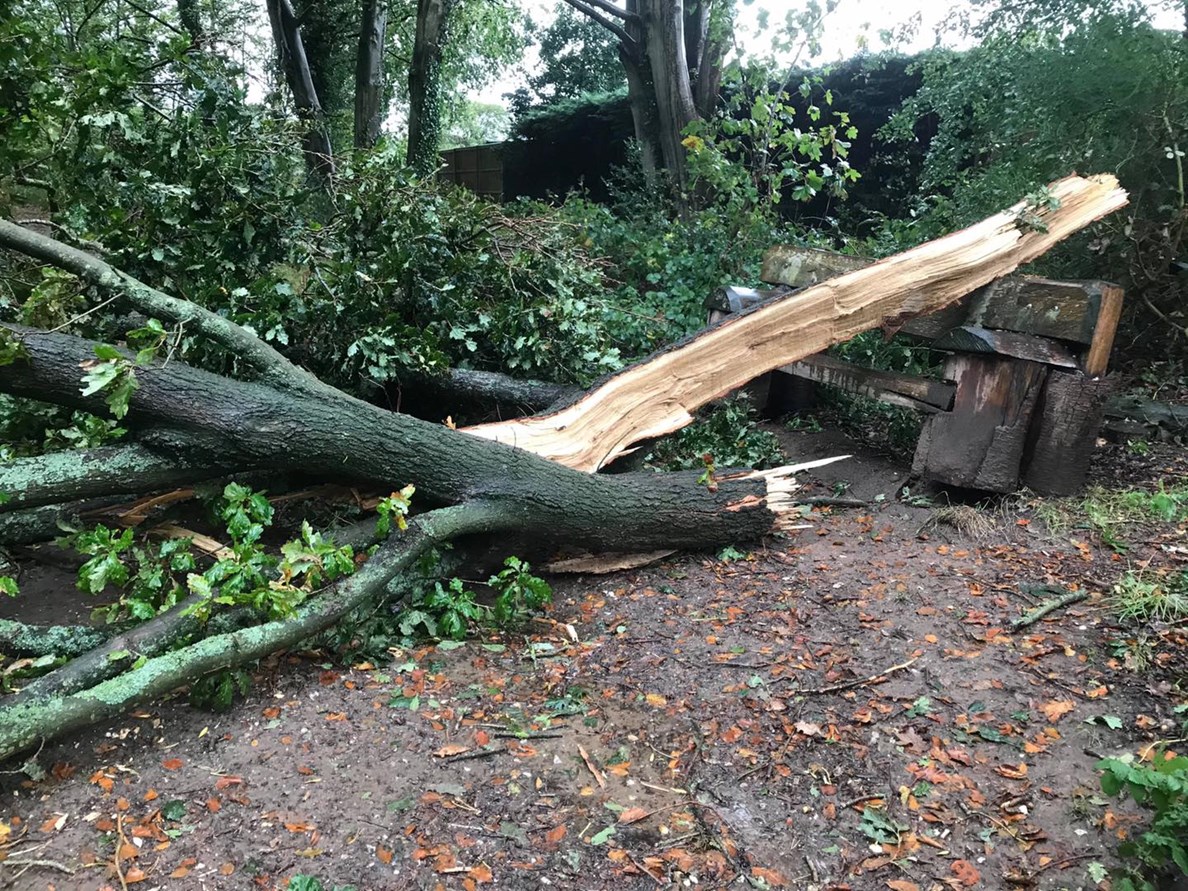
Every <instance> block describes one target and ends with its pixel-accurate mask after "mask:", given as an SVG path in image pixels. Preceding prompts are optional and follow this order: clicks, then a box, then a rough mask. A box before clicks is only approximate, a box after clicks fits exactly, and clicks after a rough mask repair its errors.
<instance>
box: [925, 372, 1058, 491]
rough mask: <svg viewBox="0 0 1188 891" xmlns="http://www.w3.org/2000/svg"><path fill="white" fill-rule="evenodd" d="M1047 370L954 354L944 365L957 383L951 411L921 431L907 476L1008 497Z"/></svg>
mask: <svg viewBox="0 0 1188 891" xmlns="http://www.w3.org/2000/svg"><path fill="white" fill-rule="evenodd" d="M1047 374H1048V366H1046V365H1042V364H1040V363H1038V362H1024V361H1021V360H1018V359H1004V358H1000V357H998V356H990V355H973V354H958V355H955V356H953V357H951V358H950V359H949V361H948V362H947V363H946V365H945V377H948V378H951V379H952V380H954V381H956V383H957V395H956V396H955V397H954V400H953V410H952V411H949V412H941V413H938V414H935V415H932V416H931V417H929V418H928V420H927V421H926V422H925V424H924V428H923V429H922V430H921V431H920V439H919V441H918V442H917V444H916V456H915V459H914V461H913V462H912V472H913V473H914V474H917V475H919V476H922V477H924V478H925V479H928V480H932V481H934V482H939V483H945V484H946V485H950V486H962V487H968V488H974V489H982V490H985V491H988V492H1013V491H1014V490H1015V489H1016V488H1018V485H1019V467H1020V464H1021V462H1022V460H1023V455H1024V450H1025V448H1026V446H1027V434H1028V430H1029V428H1030V424H1031V418H1032V415H1033V413H1034V411H1035V407H1036V405H1037V404H1038V402H1039V395H1040V391H1041V388H1042V386H1043V382H1044V378H1045V376H1047Z"/></svg>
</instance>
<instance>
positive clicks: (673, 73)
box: [642, 0, 698, 194]
mask: <svg viewBox="0 0 1188 891" xmlns="http://www.w3.org/2000/svg"><path fill="white" fill-rule="evenodd" d="M642 2H643V4H644V9H643V13H642V18H643V23H644V25H643V27H644V34H645V42H646V46H647V55H648V62H649V63H650V65H651V69H652V83H653V85H654V86H655V90H656V114H657V119H658V122H659V125H660V151H661V153H662V155H663V157H664V168H665V169H666V170H667V171H668V173H669V176H670V177H672V180H673V184H674V185H675V186H676V189H677V193H678V194H684V193H686V192H687V191H688V188H689V182H688V169H687V168H688V165H687V163H686V152H687V150H686V149H685V147H684V145H682V144H681V140H682V139H683V138H684V130H685V128H686V127H687V126H689V124H691V123H693V121H695V120H697V119H698V114H697V108H696V106H695V105H694V103H693V87H692V84H691V82H690V80H689V68H688V65H687V62H686V58H687V55H686V52H685V27H684V17H683V15H682V10H681V5H680V4H679V3H676V2H674V0H642Z"/></svg>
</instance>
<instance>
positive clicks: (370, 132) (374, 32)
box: [355, 0, 388, 149]
mask: <svg viewBox="0 0 1188 891" xmlns="http://www.w3.org/2000/svg"><path fill="white" fill-rule="evenodd" d="M387 26H388V10H387V8H386V7H385V6H382V5H381V2H380V0H363V21H362V25H361V27H360V29H359V54H358V56H357V58H356V60H355V148H361V149H366V148H372V147H373V146H374V145H375V144H376V142H377V141H378V140H379V134H380V124H381V123H382V122H383V111H384V108H383V101H384V36H385V32H386V30H387Z"/></svg>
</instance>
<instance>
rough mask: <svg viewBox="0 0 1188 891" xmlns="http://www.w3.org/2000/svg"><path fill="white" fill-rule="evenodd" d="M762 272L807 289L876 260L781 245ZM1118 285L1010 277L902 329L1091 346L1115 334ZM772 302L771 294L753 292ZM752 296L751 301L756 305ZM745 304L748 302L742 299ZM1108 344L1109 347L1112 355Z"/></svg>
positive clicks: (927, 335)
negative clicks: (968, 328)
mask: <svg viewBox="0 0 1188 891" xmlns="http://www.w3.org/2000/svg"><path fill="white" fill-rule="evenodd" d="M763 259H764V262H763V271H762V273H761V274H760V275H761V277H762V279H763V280H764V281H765V282H768V283H770V284H782V285H790V286H792V287H797V288H803V287H808V286H810V285H814V284H817V283H818V282H822V281H825V280H827V279H829V278H833V277H835V276H838V275H842V274H844V273H846V272H850V271H852V270H854V269H862V268H864V267H866V266H869V265H871V264H872V263H873V262H874V261H873V260H869V259H866V258H865V257H851V256H848V255H846V254H838V253H834V252H832V251H823V250H820V249H818V248H805V247H797V246H795V245H780V246H777V247H774V248H771V249H770V250H769V251H768V252H767V253H766V254H764V258H763ZM1115 290H1117V286H1116V285H1111V284H1109V283H1107V282H1100V281H1077V282H1069V281H1053V280H1052V279H1046V278H1040V277H1037V276H1032V275H1009V276H1006V277H1004V278H1002V279H999V280H998V281H995V282H991V283H990V284H988V285H986V286H985V287H982V288H977V289H976V290H973V291H971V292H970V293H969V294H967V295H965V296H963V297H962V298H961V299H960V300H958V301H957V302H955V303H952V304H950V305H949V306H946V307H944V308H943V309H941V310H939V311H938V312H935V313H929V314H928V315H922V316H918V317H916V318H914V319H909V320H908V321H906V322H904V323H903V325H902V327H900V328H899V329H898V330H899V331H902V332H903V333H904V334H910V335H912V336H913V337H921V338H924V339H926V340H933V339H935V338H938V337H942V336H943V335H944V334H946V333H947V332H948V331H950V330H952V329H953V328H957V327H960V326H962V325H976V326H981V327H985V328H995V329H1001V330H1004V331H1016V332H1019V333H1021V334H1033V335H1036V336H1038V337H1051V338H1055V339H1057V340H1067V341H1069V342H1071V343H1079V344H1085V345H1089V344H1091V343H1093V341H1094V337H1095V336H1096V334H1097V331H1098V329H1099V328H1101V327H1102V326H1104V328H1105V330H1112V327H1111V326H1116V325H1117V318H1116V316H1114V317H1113V318H1111V313H1115V312H1117V310H1118V309H1120V306H1119V307H1114V306H1113V305H1111V304H1110V302H1109V301H1112V300H1120V299H1121V295H1120V294H1118V295H1117V296H1116V297H1115V296H1114V295H1113V292H1114V291H1115ZM753 294H754V295H755V297H758V298H762V299H768V297H769V296H770V295H771V292H768V291H755V292H753ZM754 299H755V298H754V297H753V298H752V302H753V301H754ZM744 302H745V301H744ZM1108 353H1109V346H1108V344H1107V345H1106V354H1107V356H1108Z"/></svg>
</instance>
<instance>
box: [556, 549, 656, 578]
mask: <svg viewBox="0 0 1188 891" xmlns="http://www.w3.org/2000/svg"><path fill="white" fill-rule="evenodd" d="M675 553H676V551H673V550H664V551H648V552H647V553H644V554H583V555H582V556H580V557H566V558H565V559H564V560H554V561H553V562H552V563H546V564H545V565H544V566H542V567H541V569H542V570H543V571H544V572H555V573H565V574H567V575H606V574H607V573H611V572H622V571H623V570H624V569H638V568H639V567H641V566H647V565H648V564H649V563H655V562H656V561H657V560H663V559H664V558H665V557H670V556H672V555H673V554H675Z"/></svg>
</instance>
